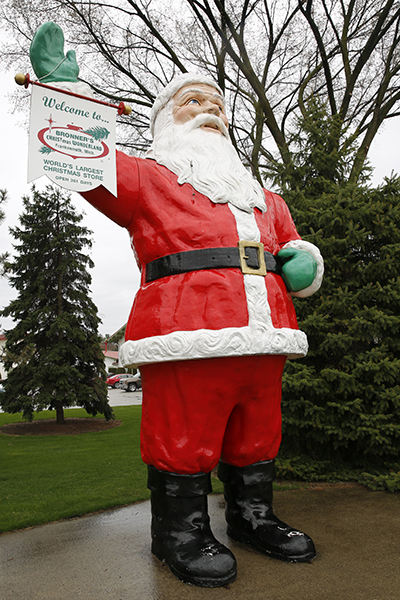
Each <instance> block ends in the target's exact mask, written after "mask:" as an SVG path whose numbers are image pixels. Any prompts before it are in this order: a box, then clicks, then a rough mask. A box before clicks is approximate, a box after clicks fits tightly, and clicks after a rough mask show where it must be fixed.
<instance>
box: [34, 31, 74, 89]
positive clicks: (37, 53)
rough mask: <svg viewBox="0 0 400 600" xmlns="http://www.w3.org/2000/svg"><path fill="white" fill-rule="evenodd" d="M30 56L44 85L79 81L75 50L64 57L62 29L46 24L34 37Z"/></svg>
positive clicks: (37, 75)
mask: <svg viewBox="0 0 400 600" xmlns="http://www.w3.org/2000/svg"><path fill="white" fill-rule="evenodd" d="M29 55H30V59H31V63H32V67H33V69H34V71H35V74H36V77H37V78H38V79H39V80H40V81H41V82H43V83H46V82H47V83H50V82H54V81H71V82H77V81H78V74H79V67H78V65H77V62H76V57H75V52H74V50H69V51H68V52H67V54H66V55H64V34H63V32H62V29H61V27H59V26H58V25H56V24H55V23H52V22H51V21H50V22H48V23H44V24H43V25H41V26H40V27H39V29H38V30H37V31H36V33H35V35H34V36H33V40H32V43H31V47H30V49H29Z"/></svg>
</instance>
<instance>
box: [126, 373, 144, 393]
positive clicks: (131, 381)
mask: <svg viewBox="0 0 400 600" xmlns="http://www.w3.org/2000/svg"><path fill="white" fill-rule="evenodd" d="M121 387H122V389H123V390H125V391H126V392H136V390H140V389H142V378H141V376H140V373H136V375H131V376H130V377H129V378H128V377H127V378H126V379H124V380H123V381H122V383H121Z"/></svg>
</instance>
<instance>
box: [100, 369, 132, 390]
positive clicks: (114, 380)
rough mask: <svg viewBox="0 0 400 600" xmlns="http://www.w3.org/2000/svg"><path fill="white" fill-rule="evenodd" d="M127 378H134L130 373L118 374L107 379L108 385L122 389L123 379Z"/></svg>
mask: <svg viewBox="0 0 400 600" xmlns="http://www.w3.org/2000/svg"><path fill="white" fill-rule="evenodd" d="M125 377H132V375H131V374H130V373H116V374H115V375H110V376H109V377H108V378H107V379H106V384H107V385H110V386H111V387H112V388H120V387H121V379H125Z"/></svg>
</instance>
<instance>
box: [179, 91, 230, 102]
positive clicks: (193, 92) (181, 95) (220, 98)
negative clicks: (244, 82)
mask: <svg viewBox="0 0 400 600" xmlns="http://www.w3.org/2000/svg"><path fill="white" fill-rule="evenodd" d="M186 94H201V95H204V94H205V92H204V90H201V89H200V88H190V89H188V90H185V91H184V92H182V93H181V94H180V95H179V96H178V100H180V99H181V98H183V97H184V96H186ZM212 97H213V98H216V99H217V100H220V101H221V102H222V104H225V102H224V98H223V97H222V96H221V94H219V93H218V92H214V93H213V94H212Z"/></svg>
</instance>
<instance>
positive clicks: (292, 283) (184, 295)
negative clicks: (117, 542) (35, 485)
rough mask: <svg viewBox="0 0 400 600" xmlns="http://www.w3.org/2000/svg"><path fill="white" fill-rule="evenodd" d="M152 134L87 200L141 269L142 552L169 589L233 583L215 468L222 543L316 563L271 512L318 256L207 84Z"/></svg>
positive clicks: (155, 121) (54, 54)
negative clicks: (145, 521) (240, 145)
mask: <svg viewBox="0 0 400 600" xmlns="http://www.w3.org/2000/svg"><path fill="white" fill-rule="evenodd" d="M60 31H61V30H59V28H57V26H56V25H54V24H52V23H46V24H45V25H43V26H42V27H41V28H40V29H39V30H38V32H37V34H36V35H35V38H34V40H33V42H32V46H31V60H32V64H33V66H34V69H35V72H36V75H37V76H38V77H40V78H42V80H43V77H44V76H46V75H47V74H48V73H51V74H50V75H49V76H48V78H47V81H53V82H58V83H57V85H59V86H60V87H63V83H62V82H63V81H68V84H67V85H68V86H69V89H71V83H72V84H73V83H74V82H76V81H77V69H76V63H75V60H74V55H72V54H71V53H68V60H64V61H63V62H62V64H61V65H60V66H59V67H58V68H59V69H61V72H60V73H58V68H57V63H59V61H60V56H63V48H62V45H63V38H62V42H61V41H60ZM61 36H62V33H61ZM60 44H61V48H60ZM54 67H55V68H54ZM52 69H53V70H52ZM66 74H67V75H66ZM44 80H45V81H46V79H44ZM80 93H82V90H80ZM151 131H152V134H153V140H154V141H153V144H152V146H151V149H150V151H149V152H148V154H147V156H146V158H135V157H132V156H127V155H125V154H123V153H121V152H117V180H118V194H117V197H114V196H113V195H112V194H110V193H109V192H108V191H107V190H105V189H104V188H97V189H95V190H93V191H90V192H87V193H85V194H83V195H84V197H85V198H86V200H88V201H89V202H90V203H91V204H92V205H93V206H95V207H96V208H98V209H99V210H100V211H101V212H102V213H104V214H105V215H106V216H107V217H109V218H110V219H112V220H113V221H115V222H116V223H118V224H119V225H120V226H121V227H124V228H126V229H127V230H128V231H129V235H130V239H131V244H132V248H133V251H134V252H135V256H136V258H137V262H138V264H139V267H140V270H141V287H140V289H139V291H138V293H137V295H136V297H135V300H134V304H133V307H132V311H131V314H130V317H129V322H128V326H127V329H126V334H125V337H126V340H127V341H126V342H125V344H124V345H123V346H122V350H121V352H120V360H121V361H122V363H123V364H124V365H125V366H132V365H134V366H139V367H140V371H141V374H142V385H143V415H142V430H141V451H142V457H143V460H144V462H145V463H146V464H147V465H148V486H149V488H150V490H151V508H152V526H151V535H152V552H153V554H155V556H156V557H158V558H159V559H160V560H163V561H165V562H166V563H167V564H168V565H169V567H170V569H171V571H172V572H173V573H174V574H175V575H176V576H177V577H179V578H180V579H181V580H183V581H185V582H188V583H192V584H194V585H199V586H203V587H217V586H222V585H226V584H227V583H230V582H232V581H233V580H234V579H235V578H236V561H235V558H234V556H233V554H232V552H231V551H230V550H229V549H228V548H226V547H225V546H223V545H222V544H221V543H219V542H218V541H217V540H216V539H215V537H214V536H213V534H212V532H211V529H210V525H209V517H208V514H207V494H208V493H209V492H210V490H211V484H210V473H211V471H212V470H213V469H214V468H215V467H216V465H217V464H218V463H219V470H218V474H219V477H220V479H221V480H222V481H223V483H224V489H225V500H226V520H227V524H228V534H229V536H230V537H231V538H233V539H234V540H237V541H239V542H245V543H247V544H250V545H251V546H252V547H253V548H255V549H256V550H258V551H260V552H262V553H265V554H267V555H268V556H272V557H275V558H279V559H281V560H285V561H288V562H304V561H309V560H311V559H312V558H314V556H315V549H314V544H313V542H312V540H311V538H310V537H309V536H307V535H306V534H304V533H302V532H300V531H297V530H296V529H293V528H291V527H289V526H288V525H286V524H285V523H283V522H282V521H280V520H279V519H278V518H277V517H276V516H275V515H274V513H273V510H272V481H273V479H274V477H275V470H274V459H275V457H276V454H277V452H278V448H279V444H280V440H281V410H280V400H281V379H282V372H283V368H284V365H285V361H286V359H287V358H288V357H289V358H297V357H302V356H304V355H305V354H306V353H307V339H306V336H305V334H304V333H303V332H301V331H300V330H299V329H298V325H297V321H296V316H295V312H294V308H293V303H292V295H295V296H300V297H306V296H309V295H310V294H312V293H314V292H315V291H316V290H318V288H319V287H320V285H321V280H322V274H323V261H322V258H321V255H320V252H319V250H318V249H317V248H316V247H315V246H313V245H312V244H310V243H308V242H305V241H303V240H301V239H300V236H299V234H298V233H297V231H296V228H295V225H294V223H293V220H292V218H291V216H290V213H289V210H288V208H287V206H286V204H285V202H284V201H283V200H282V198H280V197H279V196H277V195H276V194H274V193H271V192H269V191H267V190H263V189H262V188H261V186H260V185H259V184H258V182H257V181H255V180H254V179H253V177H252V176H251V174H250V173H249V172H248V171H247V170H246V169H245V168H244V166H243V165H242V164H241V162H240V159H239V157H238V155H237V153H236V151H235V149H234V147H233V146H232V144H231V142H230V140H229V135H228V119H227V117H226V113H225V103H224V98H223V95H222V93H221V90H220V89H219V87H218V86H217V85H216V84H215V83H214V81H212V80H210V79H209V78H208V77H204V76H203V75H192V74H184V75H181V76H179V77H177V78H176V79H174V80H173V81H172V82H171V83H170V84H168V85H167V86H166V87H165V89H164V90H163V91H162V92H161V93H160V94H159V95H158V97H157V99H156V101H155V103H154V106H153V109H152V114H151Z"/></svg>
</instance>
